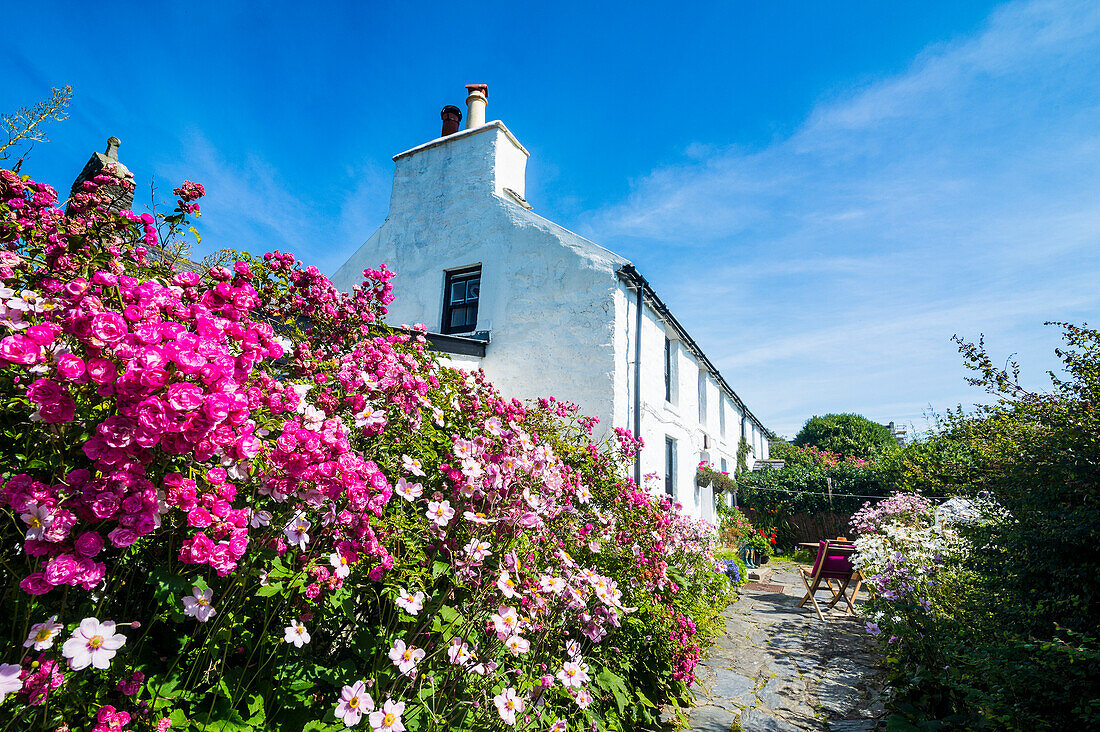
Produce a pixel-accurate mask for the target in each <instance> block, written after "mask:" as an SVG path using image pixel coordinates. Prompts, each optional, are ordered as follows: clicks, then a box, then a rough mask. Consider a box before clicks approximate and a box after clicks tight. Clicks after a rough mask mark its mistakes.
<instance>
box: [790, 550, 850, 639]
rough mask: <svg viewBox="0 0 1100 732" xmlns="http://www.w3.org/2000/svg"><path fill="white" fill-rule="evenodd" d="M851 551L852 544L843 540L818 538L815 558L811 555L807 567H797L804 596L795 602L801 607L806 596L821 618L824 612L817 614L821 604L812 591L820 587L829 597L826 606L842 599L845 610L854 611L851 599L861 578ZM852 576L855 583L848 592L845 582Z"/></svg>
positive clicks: (831, 605)
mask: <svg viewBox="0 0 1100 732" xmlns="http://www.w3.org/2000/svg"><path fill="white" fill-rule="evenodd" d="M855 551H856V547H855V545H854V544H852V543H851V542H847V541H835V540H829V539H822V540H821V541H820V542H818V546H817V558H816V559H814V564H813V567H811V568H810V569H807V568H806V567H801V568H800V569H801V570H802V572H801V575H802V582H803V583H805V585H806V596H805V597H803V598H802V601H801V602H799V603H798V606H799V607H803V606H804V605H805V604H806V601H807V600H809V601H810V602H811V603H812V604H813V606H814V610H815V611H816V612H817V617H819V618H821V620H822V622H824V621H825V616H824V615H822V614H821V607H820V606H819V605H818V604H817V598H816V597H814V595H815V594H816V593H818V592H821V591H822V590H828V591H829V592H830V593H831V594H832V596H833V599H832V600H831V601H830V602H829V604H828V605H826V609H827V610H831V609H832V608H833V606H835V605H836V604H837V603H838V602H840V601H841V600H844V602H845V603H846V604H847V606H848V607H847V608H846V610H847V612H850V613H852V614H855V611H856V609H855V605H853V604H852V603H853V601H854V600H855V599H856V595H857V594H858V593H859V587H860V584H861V583H862V581H863V578H862V576H861V575H860V573H859V570H857V569H855V568H854V567H853V566H852V554H854V553H855ZM834 580H835V581H836V583H837V586H836V587H834V586H833V581H834ZM853 580H855V583H856V584H855V587H854V588H853V589H852V592H851V595H849V594H848V585H849V584H851V582H852V581H853ZM822 583H824V585H825V586H824V587H822V586H821V585H822Z"/></svg>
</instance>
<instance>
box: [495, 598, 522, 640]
mask: <svg viewBox="0 0 1100 732" xmlns="http://www.w3.org/2000/svg"><path fill="white" fill-rule="evenodd" d="M489 620H491V621H492V622H493V628H494V629H495V630H496V632H497V636H499V637H500V639H501V640H504V639H505V638H507V637H508V636H510V635H512V634H513V633H515V632H516V630H517V629H518V628H519V614H518V613H517V612H516V609H515V608H513V607H508V606H507V605H501V606H500V607H498V608H497V611H496V612H495V613H493V614H492V615H490V616H489Z"/></svg>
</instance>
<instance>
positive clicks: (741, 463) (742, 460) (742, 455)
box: [734, 435, 752, 475]
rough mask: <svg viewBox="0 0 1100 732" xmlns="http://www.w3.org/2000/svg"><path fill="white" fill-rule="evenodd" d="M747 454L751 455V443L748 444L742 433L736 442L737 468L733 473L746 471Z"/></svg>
mask: <svg viewBox="0 0 1100 732" xmlns="http://www.w3.org/2000/svg"><path fill="white" fill-rule="evenodd" d="M749 455H752V445H750V444H749V441H748V440H747V439H745V436H744V435H741V440H740V441H739V442H738V443H737V469H736V471H735V472H734V474H735V475H741V474H742V473H746V472H748V470H749Z"/></svg>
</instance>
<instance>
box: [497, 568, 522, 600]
mask: <svg viewBox="0 0 1100 732" xmlns="http://www.w3.org/2000/svg"><path fill="white" fill-rule="evenodd" d="M497 589H498V590H500V592H501V594H502V595H504V596H505V597H519V595H520V593H519V592H518V591H516V583H515V580H513V579H512V575H511V574H510V573H509V572H508V570H504V571H503V572H501V573H500V579H498V580H497Z"/></svg>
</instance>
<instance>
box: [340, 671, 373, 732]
mask: <svg viewBox="0 0 1100 732" xmlns="http://www.w3.org/2000/svg"><path fill="white" fill-rule="evenodd" d="M373 711H374V699H371V697H370V694H368V693H367V685H366V683H365V682H363V681H356V682H355V683H354V684H352V685H351V686H345V687H344V688H343V690H342V691H341V692H340V701H338V702H337V703H336V718H337V719H342V720H344V726H346V727H354V726H355V725H357V724H359V721H360V720H361V719H362V718H363V715H364V714H366V713H368V712H373Z"/></svg>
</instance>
